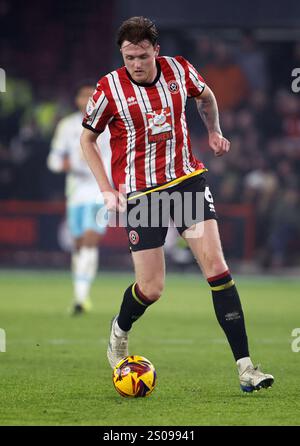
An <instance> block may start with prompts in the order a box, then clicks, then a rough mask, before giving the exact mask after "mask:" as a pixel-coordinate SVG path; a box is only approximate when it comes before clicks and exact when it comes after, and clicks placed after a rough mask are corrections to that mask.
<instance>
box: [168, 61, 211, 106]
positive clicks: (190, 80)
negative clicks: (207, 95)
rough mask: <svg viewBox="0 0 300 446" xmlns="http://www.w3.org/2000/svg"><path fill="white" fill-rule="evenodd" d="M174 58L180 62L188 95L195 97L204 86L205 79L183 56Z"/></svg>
mask: <svg viewBox="0 0 300 446" xmlns="http://www.w3.org/2000/svg"><path fill="white" fill-rule="evenodd" d="M175 59H176V60H177V61H178V62H179V63H180V64H181V66H182V67H183V68H184V72H185V86H186V90H187V94H188V97H192V98H193V97H196V96H199V95H201V93H202V92H203V90H204V88H205V81H204V79H203V77H202V76H201V74H199V73H198V71H197V70H196V68H195V67H194V66H193V65H192V64H191V63H190V62H188V61H187V60H186V59H184V57H181V56H177V57H175Z"/></svg>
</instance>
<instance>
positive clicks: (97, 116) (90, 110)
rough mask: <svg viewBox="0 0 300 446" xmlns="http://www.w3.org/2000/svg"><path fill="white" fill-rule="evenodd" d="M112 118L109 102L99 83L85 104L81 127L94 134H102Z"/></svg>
mask: <svg viewBox="0 0 300 446" xmlns="http://www.w3.org/2000/svg"><path fill="white" fill-rule="evenodd" d="M112 117H113V115H112V113H111V111H110V106H109V101H108V99H107V97H106V95H105V91H104V89H103V86H102V84H101V81H99V82H98V84H97V87H96V89H95V91H94V93H93V95H92V96H91V97H90V99H89V101H88V103H87V106H86V113H85V116H84V118H83V121H82V125H83V127H85V128H87V129H90V130H92V131H94V132H95V133H102V132H103V130H104V129H105V127H106V125H107V124H108V123H109V121H110V120H111V119H112Z"/></svg>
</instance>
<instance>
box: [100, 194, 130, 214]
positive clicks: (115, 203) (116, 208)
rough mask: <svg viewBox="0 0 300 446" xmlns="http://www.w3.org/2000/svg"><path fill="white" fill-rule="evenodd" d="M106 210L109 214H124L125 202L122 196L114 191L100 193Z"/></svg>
mask: <svg viewBox="0 0 300 446" xmlns="http://www.w3.org/2000/svg"><path fill="white" fill-rule="evenodd" d="M102 195H103V198H104V204H105V206H106V209H107V210H108V211H111V212H125V210H126V205H127V201H126V198H125V197H124V195H123V194H122V193H121V192H119V191H117V190H116V189H110V190H109V191H106V192H102Z"/></svg>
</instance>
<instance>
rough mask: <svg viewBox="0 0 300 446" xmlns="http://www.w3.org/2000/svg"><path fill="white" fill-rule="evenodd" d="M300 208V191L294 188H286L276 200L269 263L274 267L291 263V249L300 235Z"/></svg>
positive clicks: (272, 220) (269, 244)
mask: <svg viewBox="0 0 300 446" xmlns="http://www.w3.org/2000/svg"><path fill="white" fill-rule="evenodd" d="M299 232H300V210H299V191H298V190H297V189H294V188H288V189H286V190H284V192H283V194H282V197H281V199H280V200H277V201H276V205H275V207H274V210H273V213H272V219H271V231H270V238H269V240H268V246H269V249H270V251H269V259H268V261H269V263H270V265H271V266H272V267H282V266H285V265H287V264H289V258H288V256H289V249H290V248H292V246H291V245H292V242H293V241H295V240H296V239H297V238H298V237H299Z"/></svg>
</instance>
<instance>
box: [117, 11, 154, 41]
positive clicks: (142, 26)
mask: <svg viewBox="0 0 300 446" xmlns="http://www.w3.org/2000/svg"><path fill="white" fill-rule="evenodd" d="M157 38H158V30H157V28H156V26H155V24H154V23H153V22H152V21H151V20H150V19H147V18H146V17H142V16H141V17H131V18H130V19H128V20H125V22H123V23H122V25H121V26H120V28H119V29H118V33H117V44H118V45H119V47H121V46H122V43H123V42H124V40H128V42H131V43H133V44H134V45H137V44H138V43H140V42H142V40H149V42H151V43H152V45H153V46H155V45H156V43H157Z"/></svg>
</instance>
